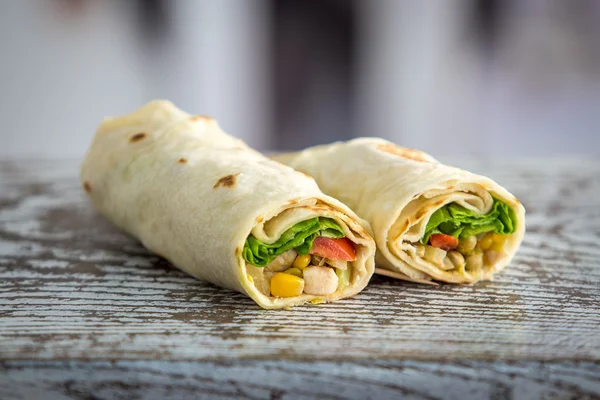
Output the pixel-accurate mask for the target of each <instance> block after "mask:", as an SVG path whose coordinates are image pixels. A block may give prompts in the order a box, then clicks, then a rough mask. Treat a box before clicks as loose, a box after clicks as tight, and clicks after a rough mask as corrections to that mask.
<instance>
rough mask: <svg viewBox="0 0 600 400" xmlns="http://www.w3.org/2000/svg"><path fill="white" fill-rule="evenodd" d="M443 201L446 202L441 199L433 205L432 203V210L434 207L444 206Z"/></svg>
mask: <svg viewBox="0 0 600 400" xmlns="http://www.w3.org/2000/svg"><path fill="white" fill-rule="evenodd" d="M445 201H446V200H444V199H442V200H438V201H436V202H435V203H433V207H434V208H435V207H439V206H441V205H442V204H444V202H445Z"/></svg>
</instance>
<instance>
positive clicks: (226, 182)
mask: <svg viewBox="0 0 600 400" xmlns="http://www.w3.org/2000/svg"><path fill="white" fill-rule="evenodd" d="M239 174H240V173H239V172H238V173H237V174H231V175H227V176H224V177H222V178H221V179H219V180H218V181H217V183H215V186H213V189H216V188H218V187H220V186H223V187H233V186H235V177H236V176H238V175H239Z"/></svg>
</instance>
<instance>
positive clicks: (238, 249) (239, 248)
mask: <svg viewBox="0 0 600 400" xmlns="http://www.w3.org/2000/svg"><path fill="white" fill-rule="evenodd" d="M240 254H242V248H241V247H236V248H235V255H236V256H239V255H240Z"/></svg>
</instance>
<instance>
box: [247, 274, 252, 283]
mask: <svg viewBox="0 0 600 400" xmlns="http://www.w3.org/2000/svg"><path fill="white" fill-rule="evenodd" d="M246 278H248V281H249V282H250V283H252V284H254V279H252V275H250V274H246Z"/></svg>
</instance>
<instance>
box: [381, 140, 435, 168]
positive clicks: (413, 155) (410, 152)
mask: <svg viewBox="0 0 600 400" xmlns="http://www.w3.org/2000/svg"><path fill="white" fill-rule="evenodd" d="M377 149H378V150H381V151H383V152H385V153H389V154H394V155H397V156H400V157H402V158H406V159H407V160H414V161H420V162H428V163H430V162H432V161H431V160H430V159H429V158H428V156H427V154H425V153H423V152H422V151H419V150H415V149H409V148H406V147H400V146H396V145H395V144H393V143H381V144H378V145H377Z"/></svg>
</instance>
